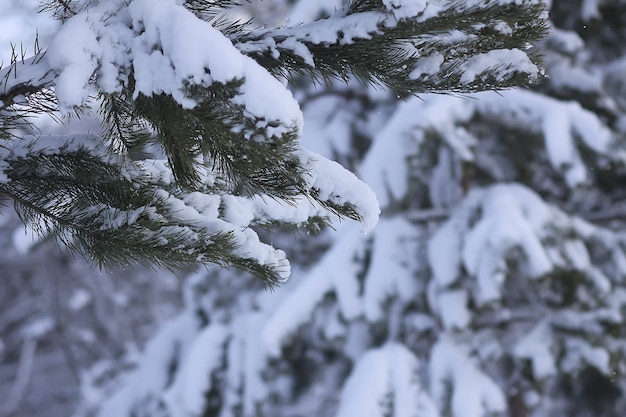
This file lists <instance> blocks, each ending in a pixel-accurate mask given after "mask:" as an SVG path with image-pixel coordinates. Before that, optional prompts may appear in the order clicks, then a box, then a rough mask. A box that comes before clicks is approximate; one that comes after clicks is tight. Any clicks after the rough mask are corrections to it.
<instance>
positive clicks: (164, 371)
mask: <svg viewBox="0 0 626 417" xmlns="http://www.w3.org/2000/svg"><path fill="white" fill-rule="evenodd" d="M197 331H198V323H197V321H196V317H195V312H192V311H188V310H185V311H183V312H182V313H180V314H179V315H178V316H176V317H174V318H172V319H171V320H170V321H168V322H167V323H166V324H165V325H164V326H162V327H161V329H160V331H159V332H158V333H157V334H156V335H155V336H154V337H153V338H152V339H150V340H149V341H148V343H147V344H146V347H145V349H144V353H143V355H142V356H141V360H140V362H139V364H138V367H137V368H136V369H135V370H134V371H133V372H132V373H131V374H130V375H129V377H128V378H129V380H128V381H127V383H126V384H125V385H124V387H123V388H122V389H121V390H120V391H118V392H116V393H114V394H113V395H111V396H110V397H109V399H108V400H107V401H105V402H104V404H102V406H101V408H99V410H98V414H97V415H98V416H99V417H109V416H130V415H132V413H133V409H134V408H135V407H137V406H138V405H139V403H140V402H142V401H145V400H146V399H147V398H151V397H160V396H161V394H162V392H163V391H164V390H166V388H167V387H168V385H169V383H170V378H171V375H170V370H169V369H168V367H167V366H163V364H175V365H178V364H179V362H180V360H181V358H182V357H184V356H185V353H186V352H187V350H188V349H189V345H190V342H191V341H193V340H194V338H195V336H196V333H197Z"/></svg>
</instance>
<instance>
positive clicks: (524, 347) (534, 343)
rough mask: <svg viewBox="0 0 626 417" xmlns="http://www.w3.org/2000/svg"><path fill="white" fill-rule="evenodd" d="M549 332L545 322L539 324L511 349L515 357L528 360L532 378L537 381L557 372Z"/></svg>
mask: <svg viewBox="0 0 626 417" xmlns="http://www.w3.org/2000/svg"><path fill="white" fill-rule="evenodd" d="M551 331H552V330H551V329H550V327H549V326H548V325H547V324H546V323H545V322H540V323H539V324H537V325H536V326H535V327H534V328H533V329H532V330H531V331H530V332H528V333H527V334H526V335H524V336H523V337H522V338H521V339H520V340H518V341H517V343H516V344H515V346H514V347H513V354H514V355H515V356H517V357H519V358H522V359H529V360H530V362H531V364H532V370H533V376H534V377H535V379H536V380H538V381H541V380H542V379H544V378H547V377H549V376H552V375H554V374H555V373H556V372H557V368H556V362H555V358H554V354H553V351H552V350H553V348H552V346H550V340H551V339H552V335H551V334H550V332H551Z"/></svg>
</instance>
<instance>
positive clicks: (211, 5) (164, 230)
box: [0, 0, 547, 283]
mask: <svg viewBox="0 0 626 417" xmlns="http://www.w3.org/2000/svg"><path fill="white" fill-rule="evenodd" d="M234 5H236V2H233V1H230V0H229V1H203V0H189V1H175V0H133V1H126V0H124V1H121V0H110V1H106V2H97V1H92V0H75V1H48V2H46V3H45V4H44V6H43V10H42V11H43V12H52V14H53V16H54V17H55V18H57V19H59V21H60V23H61V25H60V28H59V30H58V33H57V34H56V35H55V37H54V38H53V39H52V41H51V43H50V45H49V47H48V49H47V50H41V49H39V48H36V50H35V53H34V55H33V56H32V57H27V56H18V55H17V54H16V56H14V57H13V59H12V60H11V62H10V64H9V65H7V66H5V67H4V68H2V69H0V80H1V81H2V83H1V84H0V140H1V141H2V142H1V143H0V197H3V198H4V199H8V200H13V201H14V203H15V206H16V209H17V210H18V212H19V213H20V214H21V216H22V218H23V220H24V221H26V222H28V223H30V224H31V225H32V227H34V228H35V229H36V230H39V231H40V232H41V233H42V234H50V235H52V236H54V237H56V238H58V239H60V240H61V241H62V242H64V243H66V244H67V245H68V246H69V247H70V248H72V249H75V250H77V251H78V252H80V253H82V254H84V255H85V256H87V257H88V258H90V259H92V260H93V261H94V262H95V263H97V264H99V265H101V266H115V265H124V264H127V263H131V262H136V261H139V262H143V263H146V264H151V265H157V266H167V267H176V266H181V265H185V264H189V263H215V264H218V265H222V266H231V265H234V266H236V267H239V268H242V269H244V270H248V271H251V272H253V273H255V274H257V275H259V276H260V277H262V278H263V279H265V280H266V281H267V282H269V283H276V282H281V281H284V280H285V279H287V277H288V276H289V273H290V267H289V263H288V261H287V259H286V257H285V253H284V252H283V251H281V250H279V249H275V248H274V247H272V246H271V245H269V244H267V243H264V242H262V241H261V240H260V238H259V236H258V235H257V233H256V232H255V229H258V228H259V227H276V226H281V227H282V226H288V225H291V226H295V227H297V228H307V229H309V230H318V229H319V228H320V227H323V226H325V225H328V224H332V223H333V222H336V221H337V220H339V219H342V218H350V219H354V220H357V221H360V222H362V231H367V230H370V229H371V228H372V227H373V226H374V225H375V224H376V222H377V218H378V213H379V208H378V203H377V201H376V197H375V195H374V193H373V192H372V191H371V190H370V189H369V188H368V187H367V186H366V185H365V184H364V183H363V182H361V181H359V180H358V179H357V178H356V176H355V175H353V174H352V173H350V172H349V171H347V170H345V169H344V168H342V167H341V166H340V165H339V164H337V163H335V162H333V161H330V160H327V159H325V158H323V157H321V156H320V155H317V154H314V153H312V152H309V151H307V150H306V149H304V148H302V147H301V146H300V143H299V139H300V137H301V135H302V130H303V123H302V113H301V111H300V108H299V105H298V102H297V101H296V100H295V99H294V97H293V95H292V93H291V91H290V90H289V88H288V86H287V85H286V84H287V83H286V81H287V80H292V79H296V78H298V77H301V78H305V79H308V80H312V81H315V82H329V81H331V80H333V79H340V80H345V81H348V80H351V79H357V80H359V81H361V82H363V83H367V84H375V85H378V86H381V87H387V88H390V89H392V90H394V91H396V92H398V93H401V94H418V93H422V92H470V91H479V90H490V89H496V88H506V87H511V86H516V85H526V84H528V83H532V82H535V81H537V80H538V79H539V78H541V77H542V70H541V68H540V67H539V66H538V61H537V59H538V58H537V56H535V55H533V54H532V53H530V52H529V51H530V45H531V43H532V42H534V41H535V40H537V39H538V38H539V37H541V36H542V35H543V34H544V33H545V30H546V18H547V16H546V13H545V11H544V6H543V3H542V2H540V1H539V0H487V1H477V0H472V1H447V0H432V1H426V0H418V1H407V0H353V1H348V2H346V3H345V4H344V6H343V7H342V8H341V9H340V10H338V11H336V12H335V13H334V14H332V15H331V16H329V17H327V18H325V19H321V20H317V21H315V22H312V23H307V24H302V25H298V24H297V22H293V23H294V25H293V26H288V27H280V28H262V29H258V28H255V27H254V25H253V24H250V23H248V24H246V23H242V22H239V21H229V20H228V18H227V16H228V14H226V13H225V11H226V10H227V8H228V7H231V6H234ZM42 113H43V114H52V115H54V116H55V117H59V116H60V117H63V116H65V115H68V114H70V115H78V116H81V117H84V118H87V119H89V118H95V119H97V122H98V123H97V124H95V125H94V128H93V129H90V130H89V131H85V132H72V133H71V134H66V135H52V134H46V132H38V131H36V130H34V129H32V126H31V125H30V122H31V117H32V116H37V115H39V114H42Z"/></svg>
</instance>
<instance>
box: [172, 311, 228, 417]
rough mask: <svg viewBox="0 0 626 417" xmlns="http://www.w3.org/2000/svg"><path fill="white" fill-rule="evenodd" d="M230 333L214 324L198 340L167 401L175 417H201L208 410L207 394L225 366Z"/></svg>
mask: <svg viewBox="0 0 626 417" xmlns="http://www.w3.org/2000/svg"><path fill="white" fill-rule="evenodd" d="M228 335H229V330H228V328H226V327H225V326H222V325H219V324H213V325H209V326H207V327H205V328H204V329H202V330H201V331H200V332H199V333H198V335H197V336H196V337H195V339H194V341H193V343H192V344H191V346H190V348H189V351H188V352H187V355H185V358H184V360H183V361H182V363H181V364H180V365H179V366H181V368H180V370H179V371H178V372H177V373H176V378H175V379H174V382H173V383H172V385H171V386H170V387H169V388H168V389H167V391H165V393H164V394H163V398H164V401H165V404H167V407H168V409H169V411H170V413H171V416H172V417H187V416H199V415H201V414H202V412H203V410H204V409H205V404H206V401H207V398H206V393H207V392H208V391H210V390H211V385H212V379H211V378H212V374H213V372H214V371H215V370H217V369H220V368H222V367H223V364H222V360H223V356H224V345H225V344H226V341H227V338H228Z"/></svg>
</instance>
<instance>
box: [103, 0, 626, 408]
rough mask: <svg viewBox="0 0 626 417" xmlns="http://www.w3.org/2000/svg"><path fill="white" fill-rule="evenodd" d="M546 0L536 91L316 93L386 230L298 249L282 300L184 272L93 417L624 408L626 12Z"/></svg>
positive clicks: (224, 277) (328, 144)
mask: <svg viewBox="0 0 626 417" xmlns="http://www.w3.org/2000/svg"><path fill="white" fill-rule="evenodd" d="M304 3H306V2H304ZM331 3H332V2H324V3H323V4H320V5H319V6H320V7H319V8H317V9H316V8H313V7H310V5H308V4H304V5H303V2H299V3H297V4H296V5H295V6H294V12H293V13H294V15H296V16H304V15H308V16H309V18H310V19H311V20H312V19H315V18H317V17H318V15H320V14H322V15H323V14H325V13H328V14H332V13H333V10H334V7H333V4H331ZM387 3H389V4H391V3H392V2H387ZM387 3H386V4H387ZM393 3H394V4H396V5H398V4H400V3H403V4H404V5H408V4H413V5H416V4H422V3H421V2H408V1H407V2H393ZM468 3H469V2H468ZM503 3H504V2H498V4H499V5H502V4H503ZM550 3H551V4H550V5H549V6H550V8H551V10H550V11H551V22H550V23H549V25H550V27H551V31H550V35H549V36H548V37H547V38H546V39H545V41H543V42H542V44H541V48H542V50H543V52H544V53H545V62H546V66H547V73H548V75H549V78H548V80H547V81H546V83H545V84H544V85H542V86H540V87H536V88H535V89H533V90H509V91H504V92H500V93H499V94H495V93H493V92H483V93H474V94H468V95H465V96H464V98H459V97H455V96H450V95H431V94H421V95H420V96H419V97H417V98H416V97H412V98H408V99H407V100H406V101H403V102H400V103H398V102H397V101H395V100H394V98H395V97H396V95H397V91H395V90H393V89H391V91H383V92H381V91H377V90H374V89H368V88H364V87H362V86H359V85H356V84H353V83H348V84H347V85H338V84H333V85H332V88H326V87H319V88H316V89H313V88H310V87H309V86H308V85H306V84H304V85H303V86H302V87H301V90H300V91H299V94H300V96H302V97H303V99H302V101H301V102H302V103H303V104H302V108H303V111H304V115H305V121H306V126H307V128H308V129H309V130H308V131H307V130H306V129H305V131H304V137H303V142H304V144H305V146H309V147H311V148H313V149H314V150H317V151H319V152H320V153H323V154H325V155H327V156H332V157H333V158H335V159H338V160H341V161H342V162H343V163H344V164H346V165H348V166H350V167H352V168H354V169H355V170H358V172H359V174H360V176H361V178H363V179H364V181H365V182H366V183H367V184H368V185H370V186H371V187H372V189H373V190H374V191H375V192H376V194H377V197H378V200H379V203H380V206H381V208H382V216H381V220H380V222H379V224H378V225H377V227H376V228H375V229H374V230H373V231H372V232H371V233H370V234H369V235H368V236H365V237H363V236H360V235H358V234H357V233H355V230H354V227H352V226H349V225H348V226H346V227H344V228H342V229H340V230H339V233H336V234H333V235H322V239H320V240H319V241H318V242H320V243H319V244H320V246H322V247H324V246H327V248H326V250H325V251H324V253H323V255H321V256H319V257H318V259H315V260H311V259H310V255H309V256H307V255H306V254H303V252H305V251H304V249H305V248H298V247H297V245H296V244H293V243H291V246H292V251H293V253H294V256H293V258H294V259H298V260H303V262H302V263H300V265H299V268H298V269H299V270H298V279H297V280H292V282H290V283H288V284H287V285H285V286H283V287H281V289H280V290H279V291H278V292H277V293H276V294H268V293H267V292H264V291H262V290H261V288H260V286H258V285H256V283H252V282H249V281H245V280H235V279H232V278H233V275H232V273H227V272H225V271H211V272H209V273H206V272H198V273H196V274H193V275H192V276H190V277H188V280H187V281H186V298H185V308H184V309H183V310H182V311H181V313H180V314H179V315H177V316H176V317H173V318H172V319H171V320H170V321H168V322H167V323H165V324H164V325H163V326H162V328H161V330H160V331H159V332H158V333H157V334H155V336H154V337H153V338H152V339H151V340H150V341H149V342H148V344H147V345H146V349H145V351H144V353H143V355H142V356H141V357H140V358H139V360H138V364H137V367H136V368H135V369H134V370H133V371H131V372H130V373H129V375H128V379H127V380H126V381H125V382H124V383H122V384H121V388H120V389H119V390H117V391H115V392H114V393H113V394H112V395H110V396H109V397H108V398H107V400H106V401H104V403H99V404H98V409H99V411H98V413H99V414H98V415H100V416H108V415H112V414H116V415H124V416H126V415H128V416H130V415H167V416H195V415H216V416H259V415H261V416H276V415H285V416H307V415H311V413H313V412H314V413H315V414H318V415H323V416H334V417H353V416H366V415H367V416H376V417H378V416H381V417H382V416H395V417H399V416H420V417H434V416H446V417H448V416H449V417H487V416H513V417H521V416H536V417H542V416H560V415H567V416H579V417H587V416H606V417H610V416H615V415H620V413H621V412H622V410H623V409H624V406H625V405H626V401H625V400H624V398H625V397H626V396H624V389H626V387H625V386H624V382H623V381H624V380H623V377H622V376H623V372H624V370H625V368H626V362H625V360H624V353H625V352H626V349H625V347H626V344H625V342H626V339H625V338H624V329H623V315H624V312H625V311H626V310H625V307H626V304H625V302H626V297H625V294H626V292H625V290H626V287H625V286H624V279H623V278H624V271H625V270H626V264H625V262H626V241H625V235H624V233H623V230H624V218H623V208H624V203H623V201H624V198H623V187H622V184H623V181H622V180H623V175H624V163H625V162H626V159H625V158H626V153H625V152H624V151H625V150H626V147H625V144H624V134H625V132H626V129H625V126H626V125H625V124H624V120H626V119H625V116H626V106H625V105H624V102H623V95H622V94H621V93H622V92H623V91H624V90H623V86H624V79H625V78H624V74H625V72H624V68H625V67H624V49H623V48H624V45H625V43H624V42H623V40H624V32H623V25H622V22H621V19H622V18H623V17H624V16H626V9H624V4H623V2H620V1H619V0H614V1H612V0H607V1H603V2H595V1H582V2H570V1H566V0H561V1H558V0H554V1H553V2H550ZM439 4H441V3H440V2H431V3H430V5H431V6H433V5H439ZM420 10H424V9H420ZM426 10H428V9H426ZM303 26H304V27H306V24H305V25H303ZM461 78H462V77H461ZM320 142H321V143H320ZM287 239H288V238H287V237H285V236H281V235H274V236H273V240H274V241H279V240H287ZM310 241H311V239H310V238H308V237H307V242H310ZM298 253H300V255H299V256H298V255H296V254H298ZM164 358H165V359H164ZM164 363H167V364H168V367H164V366H163V364H164ZM158 364H160V366H158ZM172 364H175V365H173V366H172ZM146 380H149V381H150V383H149V384H142V383H141V382H142V381H146Z"/></svg>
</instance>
